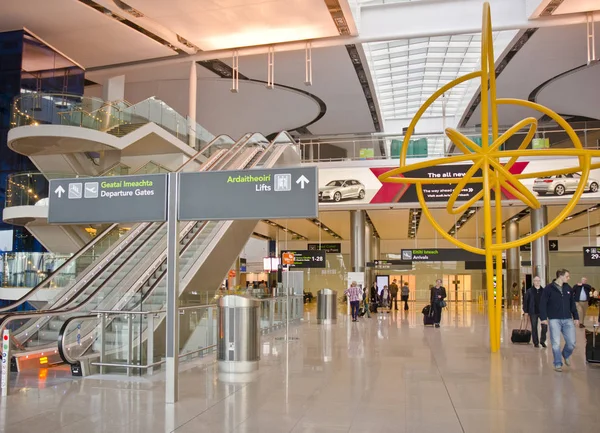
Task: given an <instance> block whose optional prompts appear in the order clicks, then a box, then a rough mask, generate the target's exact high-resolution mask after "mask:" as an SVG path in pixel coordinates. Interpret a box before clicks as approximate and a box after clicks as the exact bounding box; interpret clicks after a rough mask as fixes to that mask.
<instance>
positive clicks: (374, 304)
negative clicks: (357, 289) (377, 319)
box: [369, 302, 377, 313]
mask: <svg viewBox="0 0 600 433" xmlns="http://www.w3.org/2000/svg"><path fill="white" fill-rule="evenodd" d="M369 310H371V313H377V302H371V303H370V304H369Z"/></svg>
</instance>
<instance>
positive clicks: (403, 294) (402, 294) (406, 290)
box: [400, 281, 410, 311]
mask: <svg viewBox="0 0 600 433" xmlns="http://www.w3.org/2000/svg"><path fill="white" fill-rule="evenodd" d="M409 295H410V289H409V288H408V283H407V282H406V281H405V282H404V284H403V285H402V288H401V289H400V300H401V301H404V311H408V296H409Z"/></svg>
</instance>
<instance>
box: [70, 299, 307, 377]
mask: <svg viewBox="0 0 600 433" xmlns="http://www.w3.org/2000/svg"><path fill="white" fill-rule="evenodd" d="M259 301H260V331H261V334H263V335H264V334H267V333H269V332H273V331H276V330H279V329H283V327H285V325H286V323H287V322H288V314H289V323H297V322H298V321H299V320H300V319H301V318H302V317H303V314H304V302H303V297H302V296H296V295H293V296H289V297H285V296H279V297H272V298H263V299H259ZM165 315H166V311H165V310H158V311H135V310H133V311H112V310H95V311H92V312H91V314H88V315H79V316H73V317H71V318H69V319H68V320H67V321H65V323H64V324H63V326H62V328H61V330H60V332H59V337H58V350H59V353H60V355H61V358H62V359H63V360H64V361H65V362H66V363H68V364H71V365H76V364H80V363H82V361H84V360H88V361H89V365H91V366H94V367H98V368H99V371H100V374H103V373H105V372H108V371H111V372H118V371H119V370H126V372H127V374H128V375H131V374H132V370H138V373H139V374H143V373H144V372H146V374H152V373H153V371H154V369H155V368H156V367H160V366H161V365H163V364H164V363H165V362H166V359H165V357H166V355H165V352H164V347H163V346H162V345H160V344H157V343H158V342H159V341H158V340H157V339H156V338H157V335H158V336H162V335H161V333H160V332H158V329H159V325H160V322H161V321H162V320H163V319H164V317H165ZM217 324H218V307H217V305H216V304H206V305H196V306H185V307H180V308H179V329H180V340H179V347H180V352H179V358H180V359H181V360H189V359H192V358H194V357H198V356H200V357H203V356H205V355H207V354H209V353H212V352H213V351H214V349H215V348H216V345H217V330H218V325H217ZM94 331H95V332H94ZM82 336H84V340H83V341H82ZM87 336H90V337H87ZM85 338H88V339H87V341H86V340H85Z"/></svg>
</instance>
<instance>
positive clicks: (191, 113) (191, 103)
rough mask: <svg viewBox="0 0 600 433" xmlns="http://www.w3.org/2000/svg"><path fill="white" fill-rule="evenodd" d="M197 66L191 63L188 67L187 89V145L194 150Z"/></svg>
mask: <svg viewBox="0 0 600 433" xmlns="http://www.w3.org/2000/svg"><path fill="white" fill-rule="evenodd" d="M197 68H198V64H197V63H196V62H192V63H191V65H190V79H189V87H188V97H189V99H188V117H187V122H188V144H189V145H190V146H191V147H193V148H194V149H196V106H197V103H198V95H197V86H198V69H197Z"/></svg>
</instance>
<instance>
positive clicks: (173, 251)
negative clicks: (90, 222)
mask: <svg viewBox="0 0 600 433" xmlns="http://www.w3.org/2000/svg"><path fill="white" fill-rule="evenodd" d="M168 180H169V187H168V194H167V198H168V200H167V336H166V340H167V341H166V346H167V351H166V352H167V356H166V373H167V377H166V396H165V400H166V402H167V403H171V404H173V403H176V402H177V400H178V399H179V378H178V374H179V311H178V309H179V242H178V239H177V238H178V234H179V221H178V220H177V218H178V215H177V209H178V208H179V175H178V174H177V173H169V174H168Z"/></svg>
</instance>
